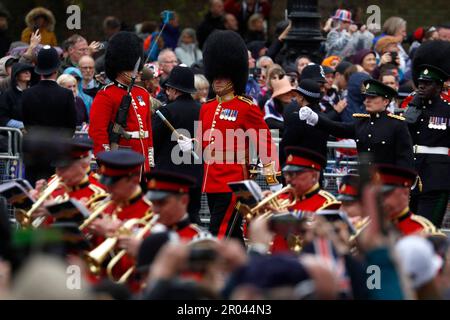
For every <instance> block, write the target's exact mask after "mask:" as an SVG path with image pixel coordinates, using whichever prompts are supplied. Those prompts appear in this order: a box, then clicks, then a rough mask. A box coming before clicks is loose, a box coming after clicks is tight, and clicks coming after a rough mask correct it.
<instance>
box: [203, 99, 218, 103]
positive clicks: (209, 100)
mask: <svg viewBox="0 0 450 320" xmlns="http://www.w3.org/2000/svg"><path fill="white" fill-rule="evenodd" d="M215 100H216V98H211V99H208V100H206V101H205V102H204V103H209V102H212V101H215Z"/></svg>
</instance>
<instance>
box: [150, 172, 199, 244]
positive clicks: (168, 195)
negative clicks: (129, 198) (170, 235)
mask: <svg viewBox="0 0 450 320" xmlns="http://www.w3.org/2000/svg"><path fill="white" fill-rule="evenodd" d="M194 184H195V180H194V179H193V178H191V177H190V176H186V175H182V174H178V173H172V172H168V171H162V170H159V171H156V170H155V171H153V172H151V173H150V174H148V175H147V190H148V191H147V194H146V197H147V198H148V199H149V200H150V201H151V202H152V203H153V210H154V214H157V215H159V218H158V221H157V222H158V223H159V224H162V225H163V226H164V227H165V228H166V229H168V230H172V231H175V232H176V233H177V234H178V236H179V237H180V239H181V240H183V241H186V242H189V241H191V240H192V239H193V238H194V237H196V236H197V235H198V234H199V233H201V232H204V231H203V230H202V229H201V228H200V227H199V226H198V225H196V224H193V223H191V222H190V221H189V215H188V212H187V207H188V204H189V188H190V187H192V186H193V185H194Z"/></svg>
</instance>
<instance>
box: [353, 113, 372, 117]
mask: <svg viewBox="0 0 450 320" xmlns="http://www.w3.org/2000/svg"><path fill="white" fill-rule="evenodd" d="M352 116H353V118H370V115H369V114H368V113H354V114H352Z"/></svg>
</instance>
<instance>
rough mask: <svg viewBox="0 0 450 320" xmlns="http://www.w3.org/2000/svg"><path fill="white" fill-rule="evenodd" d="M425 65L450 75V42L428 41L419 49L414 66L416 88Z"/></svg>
mask: <svg viewBox="0 0 450 320" xmlns="http://www.w3.org/2000/svg"><path fill="white" fill-rule="evenodd" d="M423 64H428V65H432V66H434V67H437V68H439V69H441V70H443V71H445V72H446V73H447V74H449V75H450V42H448V41H442V40H433V41H427V42H424V43H423V44H422V45H421V46H420V47H419V48H418V49H417V51H416V53H415V55H414V60H413V64H412V70H413V80H414V83H415V84H416V86H417V78H418V77H419V74H420V70H419V67H420V66H421V65H423Z"/></svg>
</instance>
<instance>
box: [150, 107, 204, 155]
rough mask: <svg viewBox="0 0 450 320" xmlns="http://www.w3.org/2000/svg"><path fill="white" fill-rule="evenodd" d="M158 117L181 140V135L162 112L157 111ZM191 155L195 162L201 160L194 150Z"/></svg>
mask: <svg viewBox="0 0 450 320" xmlns="http://www.w3.org/2000/svg"><path fill="white" fill-rule="evenodd" d="M156 115H157V116H158V117H159V118H160V119H161V120H162V122H164V124H165V125H166V126H167V127H168V128H169V129H170V130H171V131H172V132H174V133H175V134H176V136H177V139H179V137H180V134H179V133H178V131H177V130H176V129H175V128H174V127H173V126H172V124H171V123H170V122H169V120H167V119H166V117H165V116H164V115H163V114H162V113H161V111H159V110H156ZM191 154H192V156H193V157H194V159H195V160H198V159H200V158H199V156H198V155H197V154H196V153H195V151H194V150H191Z"/></svg>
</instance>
